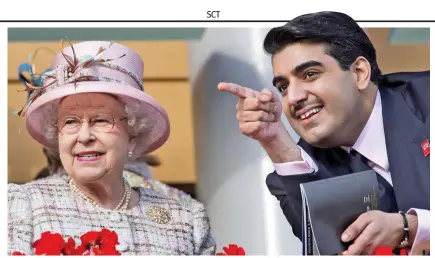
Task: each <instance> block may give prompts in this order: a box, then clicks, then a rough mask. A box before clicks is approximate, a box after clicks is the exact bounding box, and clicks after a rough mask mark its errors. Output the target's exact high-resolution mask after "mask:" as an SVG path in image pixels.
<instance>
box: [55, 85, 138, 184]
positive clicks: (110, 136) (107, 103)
mask: <svg viewBox="0 0 435 258" xmlns="http://www.w3.org/2000/svg"><path fill="white" fill-rule="evenodd" d="M124 117H125V112H124V105H123V104H122V103H121V102H119V101H118V100H117V99H116V98H114V97H113V96H111V95H107V94H102V93H83V94H76V95H72V96H68V97H65V98H64V99H63V100H62V101H61V102H60V104H59V117H58V119H59V122H58V128H59V129H60V130H61V131H62V132H60V133H59V153H60V158H61V160H62V164H63V166H64V168H65V170H66V172H67V173H68V174H69V175H70V176H71V177H73V178H74V179H75V180H78V181H83V182H93V181H96V180H98V179H101V178H103V177H104V176H106V175H114V174H119V175H121V173H122V169H123V167H124V164H125V163H126V161H127V155H128V152H129V151H130V150H132V148H133V147H134V141H133V140H132V139H130V137H129V134H128V130H127V124H126V120H125V119H123V120H121V121H118V120H119V119H122V118H124ZM77 118H79V119H81V120H82V121H85V122H83V123H82V126H81V127H80V120H77ZM113 119H116V120H117V122H115V123H114V124H113V123H112V121H113ZM111 120H112V121H111ZM112 124H113V128H112ZM76 126H78V127H77V131H76V129H74V128H76ZM61 128H63V129H61ZM110 128H111V130H106V129H110ZM75 131H76V132H75ZM106 131H107V132H106Z"/></svg>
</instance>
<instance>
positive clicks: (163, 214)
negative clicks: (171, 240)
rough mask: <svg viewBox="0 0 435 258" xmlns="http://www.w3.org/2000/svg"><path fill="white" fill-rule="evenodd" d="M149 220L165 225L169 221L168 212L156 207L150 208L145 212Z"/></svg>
mask: <svg viewBox="0 0 435 258" xmlns="http://www.w3.org/2000/svg"><path fill="white" fill-rule="evenodd" d="M146 216H147V217H148V219H149V220H151V221H153V222H155V223H158V224H167V223H168V222H169V221H170V220H171V215H170V214H169V212H168V211H167V210H165V209H163V208H161V207H158V206H151V207H149V208H148V210H147V212H146Z"/></svg>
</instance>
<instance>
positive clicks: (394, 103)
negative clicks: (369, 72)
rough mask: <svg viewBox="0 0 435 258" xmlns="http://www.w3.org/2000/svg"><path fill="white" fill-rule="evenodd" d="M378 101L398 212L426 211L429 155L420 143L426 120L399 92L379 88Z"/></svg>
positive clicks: (426, 129)
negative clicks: (422, 119) (380, 103)
mask: <svg viewBox="0 0 435 258" xmlns="http://www.w3.org/2000/svg"><path fill="white" fill-rule="evenodd" d="M379 90H380V93H381V98H382V115H383V121H384V132H385V142H386V145H387V153H388V161H389V170H390V173H391V177H392V182H393V187H394V191H395V195H396V200H397V205H398V208H399V209H400V210H404V211H407V209H409V208H422V209H429V198H430V192H429V181H430V180H429V156H427V157H425V155H424V154H423V151H422V148H421V143H422V142H423V141H424V140H425V139H428V140H430V135H429V119H426V121H425V122H423V121H421V120H420V119H419V118H418V117H417V116H416V115H415V114H414V113H413V112H412V110H411V108H410V106H409V105H408V103H407V102H406V101H405V98H404V97H403V95H402V94H403V92H402V91H401V90H400V89H391V88H385V87H379Z"/></svg>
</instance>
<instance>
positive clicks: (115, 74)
mask: <svg viewBox="0 0 435 258" xmlns="http://www.w3.org/2000/svg"><path fill="white" fill-rule="evenodd" d="M52 68H53V69H52V70H51V71H48V72H47V73H45V74H44V76H43V85H33V86H32V85H27V86H28V87H29V88H28V90H31V92H32V94H31V96H30V98H29V100H28V103H27V105H26V106H25V108H24V109H23V110H22V111H20V112H19V114H20V115H22V116H24V117H25V121H26V127H27V130H28V132H29V134H30V135H31V136H32V137H33V138H34V139H35V140H36V141H38V142H39V143H41V144H42V145H43V146H45V147H48V148H51V149H54V150H56V151H58V152H59V154H60V159H61V162H62V165H63V167H64V170H65V171H66V173H67V174H68V176H67V177H54V178H45V179H41V180H35V181H33V182H30V183H27V184H24V185H16V184H9V185H8V240H9V241H8V252H9V254H11V253H12V252H14V251H21V252H23V253H26V254H34V248H33V247H32V244H33V243H34V242H35V241H36V240H38V239H40V237H41V235H42V233H44V232H47V231H50V232H52V233H58V234H60V235H61V236H62V237H63V238H65V239H66V238H72V239H73V240H75V242H77V243H80V241H83V239H80V236H82V235H83V234H84V233H87V232H89V231H99V230H101V229H108V230H110V231H113V232H116V234H117V236H118V242H119V244H118V245H117V246H116V248H117V250H118V251H119V252H120V253H121V254H122V255H213V254H214V253H215V249H216V246H215V242H214V240H213V238H212V236H211V234H210V224H209V220H208V217H207V215H206V212H205V209H204V206H203V205H202V204H201V203H199V202H197V201H195V202H190V203H186V202H181V201H178V200H176V199H174V198H168V197H167V196H165V195H164V194H162V193H160V192H157V191H154V190H152V189H149V188H143V187H131V186H130V185H129V184H128V182H127V181H126V180H125V179H124V178H123V168H124V165H125V164H126V163H127V162H128V161H129V160H130V161H131V160H134V159H135V158H136V157H138V156H139V155H141V154H142V153H150V152H152V151H154V150H156V149H157V148H159V147H160V146H162V145H163V144H164V143H165V141H166V140H167V138H168V136H169V121H168V117H167V114H166V112H165V111H164V109H163V108H162V107H161V106H160V105H159V104H158V103H157V102H156V101H155V100H154V99H153V98H152V97H150V96H149V95H148V94H146V93H145V92H144V91H143V85H142V74H143V62H142V60H141V58H140V56H139V55H138V54H137V53H136V52H134V51H132V50H131V49H129V48H127V47H125V46H123V45H120V44H116V43H113V42H99V41H93V42H81V43H77V44H74V45H72V46H70V47H67V48H65V49H63V50H62V51H61V52H60V53H59V54H58V55H56V57H55V59H54V62H53V65H52ZM32 81H33V82H34V81H35V80H32ZM89 245H95V246H96V247H98V243H96V242H91V244H89ZM89 245H87V246H86V247H89Z"/></svg>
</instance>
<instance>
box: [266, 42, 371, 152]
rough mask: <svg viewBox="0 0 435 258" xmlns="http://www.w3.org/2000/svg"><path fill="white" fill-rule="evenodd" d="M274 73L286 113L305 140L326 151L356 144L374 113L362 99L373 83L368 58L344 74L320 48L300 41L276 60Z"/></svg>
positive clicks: (323, 48) (276, 55) (277, 55)
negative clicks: (364, 126) (326, 149)
mask: <svg viewBox="0 0 435 258" xmlns="http://www.w3.org/2000/svg"><path fill="white" fill-rule="evenodd" d="M273 71H274V76H275V78H274V86H275V87H277V89H278V90H279V91H280V92H281V94H282V96H283V109H284V113H285V115H286V116H287V119H288V121H289V123H290V124H291V126H292V127H293V129H294V130H295V131H296V132H297V133H298V134H299V135H300V136H301V137H302V138H303V139H304V140H305V141H307V142H308V143H310V144H312V145H314V146H317V147H324V148H326V147H337V146H341V145H351V144H353V143H352V141H355V140H356V137H357V136H358V135H359V133H360V132H361V130H362V128H363V125H364V124H365V122H366V121H367V119H368V116H367V114H370V112H371V110H370V105H369V104H368V105H366V103H365V101H364V94H362V91H363V90H365V89H366V88H367V86H368V85H369V83H370V65H369V64H368V62H367V60H366V59H364V58H358V59H357V60H356V61H355V62H354V64H352V65H351V67H350V69H349V70H348V71H344V70H343V69H342V68H341V67H340V65H339V63H338V62H337V61H336V60H335V59H334V58H333V57H332V56H330V55H328V54H326V52H325V47H324V46H323V45H322V44H317V43H307V42H299V43H294V44H291V45H288V46H286V47H285V48H283V49H282V50H281V51H279V52H278V53H276V54H275V55H274V56H273ZM372 99H373V98H372ZM373 101H374V100H373ZM364 120H365V121H364Z"/></svg>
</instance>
